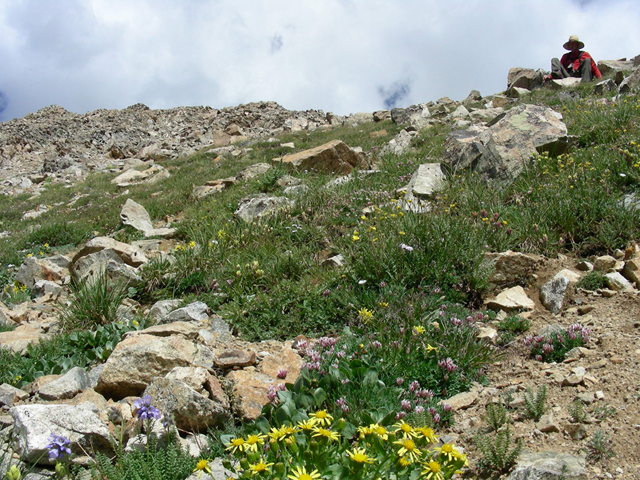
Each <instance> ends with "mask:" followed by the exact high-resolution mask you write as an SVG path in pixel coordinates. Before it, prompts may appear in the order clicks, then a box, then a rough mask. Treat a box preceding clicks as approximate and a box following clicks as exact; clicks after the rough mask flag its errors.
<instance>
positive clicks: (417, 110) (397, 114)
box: [391, 103, 433, 130]
mask: <svg viewBox="0 0 640 480" xmlns="http://www.w3.org/2000/svg"><path fill="white" fill-rule="evenodd" d="M391 120H393V122H394V123H397V124H398V125H411V126H412V127H414V128H416V129H418V130H420V129H422V128H425V127H427V126H429V125H430V124H431V123H433V120H432V119H431V112H430V111H429V108H428V107H427V105H425V104H424V103H421V104H419V105H411V106H410V107H407V108H394V109H393V110H391Z"/></svg>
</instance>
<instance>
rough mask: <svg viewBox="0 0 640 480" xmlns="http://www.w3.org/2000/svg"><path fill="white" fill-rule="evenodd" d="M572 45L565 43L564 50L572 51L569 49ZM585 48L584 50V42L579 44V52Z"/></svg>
mask: <svg viewBox="0 0 640 480" xmlns="http://www.w3.org/2000/svg"><path fill="white" fill-rule="evenodd" d="M570 43H571V42H567V43H565V44H564V45H563V47H564V49H565V50H571V49H570V48H569V44H570ZM583 48H584V43H582V42H578V49H579V50H582V49H583Z"/></svg>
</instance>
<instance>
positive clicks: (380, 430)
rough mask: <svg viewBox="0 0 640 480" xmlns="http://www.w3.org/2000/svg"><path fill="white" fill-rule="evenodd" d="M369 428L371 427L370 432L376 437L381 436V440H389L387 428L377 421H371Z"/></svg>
mask: <svg viewBox="0 0 640 480" xmlns="http://www.w3.org/2000/svg"><path fill="white" fill-rule="evenodd" d="M369 428H370V429H371V433H374V434H375V435H377V436H378V438H381V439H382V440H389V434H388V432H387V429H386V428H385V427H383V426H382V425H380V424H379V423H372V424H371V425H369Z"/></svg>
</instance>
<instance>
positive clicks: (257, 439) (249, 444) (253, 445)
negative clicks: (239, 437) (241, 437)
mask: <svg viewBox="0 0 640 480" xmlns="http://www.w3.org/2000/svg"><path fill="white" fill-rule="evenodd" d="M266 438H267V436H266V435H262V434H257V435H249V436H248V437H247V441H246V446H245V451H247V452H248V451H249V450H251V451H252V452H257V451H258V445H262V444H264V440H265V439H266Z"/></svg>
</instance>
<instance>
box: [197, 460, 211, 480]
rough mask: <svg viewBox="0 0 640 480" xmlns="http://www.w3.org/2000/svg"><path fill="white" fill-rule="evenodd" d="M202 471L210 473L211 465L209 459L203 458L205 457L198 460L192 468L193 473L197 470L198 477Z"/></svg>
mask: <svg viewBox="0 0 640 480" xmlns="http://www.w3.org/2000/svg"><path fill="white" fill-rule="evenodd" d="M203 471H204V472H207V473H208V474H209V475H211V467H209V460H205V459H202V460H198V463H196V468H194V469H193V473H195V472H198V478H200V477H201V476H202V472H203Z"/></svg>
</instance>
